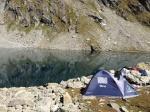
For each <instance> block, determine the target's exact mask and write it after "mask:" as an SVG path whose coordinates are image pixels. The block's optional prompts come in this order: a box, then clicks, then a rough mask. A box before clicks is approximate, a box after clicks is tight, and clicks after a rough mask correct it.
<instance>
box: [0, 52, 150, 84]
mask: <svg viewBox="0 0 150 112" xmlns="http://www.w3.org/2000/svg"><path fill="white" fill-rule="evenodd" d="M148 61H150V54H148V53H112V52H101V53H95V54H90V52H83V51H82V52H81V51H58V50H45V49H0V87H30V86H40V85H43V84H46V83H52V82H60V81H62V80H68V79H70V78H77V77H81V76H86V75H90V74H92V73H94V72H95V71H97V70H98V69H99V68H101V69H102V68H103V69H120V68H122V67H124V66H133V65H136V64H137V63H139V62H148Z"/></svg>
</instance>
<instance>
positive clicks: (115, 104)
mask: <svg viewBox="0 0 150 112" xmlns="http://www.w3.org/2000/svg"><path fill="white" fill-rule="evenodd" d="M109 105H110V106H111V107H112V108H113V109H115V110H116V111H117V112H121V111H120V106H119V105H118V104H117V103H113V102H112V103H110V104H109Z"/></svg>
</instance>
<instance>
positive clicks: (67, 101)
mask: <svg viewBox="0 0 150 112" xmlns="http://www.w3.org/2000/svg"><path fill="white" fill-rule="evenodd" d="M70 103H72V97H71V96H70V95H69V93H68V92H66V93H65V94H64V95H63V104H64V105H68V104H70Z"/></svg>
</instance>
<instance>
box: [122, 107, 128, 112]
mask: <svg viewBox="0 0 150 112" xmlns="http://www.w3.org/2000/svg"><path fill="white" fill-rule="evenodd" d="M120 110H121V112H129V111H128V110H127V108H126V107H125V106H121V108H120Z"/></svg>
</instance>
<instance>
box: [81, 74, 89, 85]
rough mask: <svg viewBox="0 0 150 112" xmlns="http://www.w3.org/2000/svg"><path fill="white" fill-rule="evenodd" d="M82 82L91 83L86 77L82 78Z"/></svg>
mask: <svg viewBox="0 0 150 112" xmlns="http://www.w3.org/2000/svg"><path fill="white" fill-rule="evenodd" d="M81 82H83V83H85V84H88V83H89V82H90V79H89V78H87V77H85V76H83V77H81Z"/></svg>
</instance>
